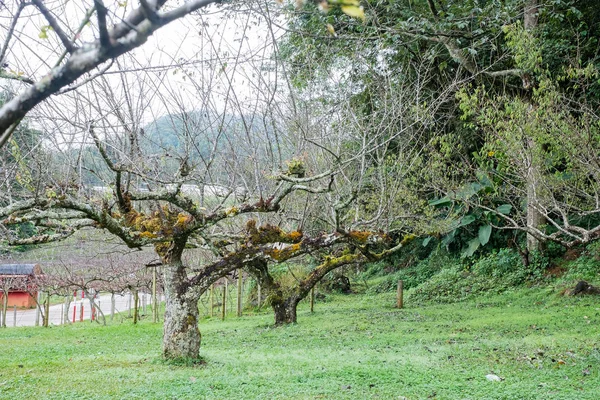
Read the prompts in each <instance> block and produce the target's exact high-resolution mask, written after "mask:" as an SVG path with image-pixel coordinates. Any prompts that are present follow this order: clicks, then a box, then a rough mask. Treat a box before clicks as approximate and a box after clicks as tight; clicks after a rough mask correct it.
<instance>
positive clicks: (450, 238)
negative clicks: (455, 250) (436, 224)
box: [442, 230, 456, 248]
mask: <svg viewBox="0 0 600 400" xmlns="http://www.w3.org/2000/svg"><path fill="white" fill-rule="evenodd" d="M455 233H456V230H453V231H452V232H450V233H449V234H447V235H446V236H444V238H443V239H442V244H443V245H444V246H445V247H446V248H447V247H448V246H450V245H451V244H452V242H454V234H455Z"/></svg>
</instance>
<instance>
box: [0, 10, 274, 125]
mask: <svg viewBox="0 0 600 400" xmlns="http://www.w3.org/2000/svg"><path fill="white" fill-rule="evenodd" d="M92 3H93V1H92V0H85V1H82V0H47V1H45V4H46V6H47V7H48V8H49V9H51V10H52V11H53V12H54V14H55V15H56V17H57V19H58V20H59V23H60V24H61V25H62V26H63V27H64V29H65V31H67V32H68V35H69V36H71V35H72V34H73V33H72V32H75V31H76V29H77V27H78V26H79V24H80V23H81V20H82V18H83V15H84V14H85V10H87V9H89V8H90V6H91V4H92ZM124 3H128V4H127V5H126V6H125V7H121V6H120V5H119V4H124ZM171 3H173V2H168V3H167V4H171ZM175 3H177V2H175ZM15 4H16V1H15ZM105 4H106V5H107V7H108V8H109V10H112V11H111V12H110V13H109V17H110V16H111V15H112V20H113V21H112V22H113V23H114V22H116V21H117V20H118V19H117V17H118V16H122V15H126V14H127V13H128V12H129V11H130V10H131V7H132V6H134V5H135V6H137V1H129V2H123V1H117V0H112V1H111V0H105ZM268 6H269V7H270V8H273V9H277V8H278V7H279V6H278V5H277V4H276V2H269V4H268ZM12 7H13V10H12V11H13V12H14V10H15V9H16V5H13V6H12ZM9 8H10V6H7V8H5V9H3V10H1V11H0V35H1V36H0V37H1V38H4V37H6V30H7V28H8V26H9V24H10V16H11V12H10V11H11V10H10V9H9ZM263 11H264V10H263ZM92 24H95V16H93V17H92ZM46 25H47V22H46V20H45V19H44V18H43V17H42V16H41V15H39V13H38V12H37V10H36V9H35V8H34V7H33V6H29V7H26V8H25V10H24V11H23V13H22V16H21V19H20V21H19V24H18V25H17V28H16V30H15V36H14V37H13V39H12V41H11V45H10V47H9V50H8V52H7V55H6V57H5V61H6V62H7V63H8V65H9V67H8V70H11V71H13V72H17V73H20V72H22V73H24V75H26V76H30V77H32V78H33V79H34V80H39V79H40V78H41V77H43V76H44V75H45V74H46V73H47V72H48V71H49V69H50V68H52V67H53V66H54V65H55V64H56V61H57V59H58V57H59V55H60V54H61V53H62V52H63V47H62V44H61V43H60V41H59V40H58V37H57V35H56V34H55V33H54V32H53V31H52V30H48V31H46V35H47V38H40V37H39V36H40V32H42V31H44V26H46ZM273 29H276V28H273ZM95 31H96V29H95V27H94V26H86V27H85V28H84V29H83V31H82V34H81V37H80V40H79V41H78V42H77V44H78V45H82V44H83V43H84V42H85V41H90V40H92V39H93V34H94V32H95ZM281 33H282V32H281V31H278V32H275V35H276V36H277V35H281ZM272 51H273V46H272V39H271V33H270V31H269V28H268V25H267V23H266V21H265V19H264V18H262V17H259V16H258V14H256V13H250V12H247V10H246V11H244V10H241V11H239V12H236V13H231V12H229V13H228V15H225V14H224V13H223V12H222V11H221V10H219V9H217V8H216V7H210V8H209V9H207V10H205V12H204V13H203V16H202V18H198V17H196V16H188V17H186V18H185V19H182V20H179V21H175V22H174V23H172V24H170V25H168V26H166V27H163V28H161V29H160V30H159V31H157V32H156V33H155V34H154V35H153V36H151V37H150V38H149V40H148V42H147V43H145V44H144V45H143V46H142V47H140V48H138V49H136V50H134V52H132V56H124V57H120V58H119V63H120V64H121V65H122V66H126V68H140V69H141V68H146V67H148V66H153V67H159V66H169V65H173V64H178V63H180V62H183V63H188V64H187V66H186V67H185V68H184V69H181V68H175V67H172V68H167V69H165V70H162V71H160V73H159V69H155V70H152V72H151V73H150V74H148V73H147V74H146V75H145V76H146V79H148V81H150V80H153V81H154V83H153V84H154V85H158V84H157V83H156V82H158V81H160V87H159V86H156V88H155V89H156V90H155V94H154V95H152V96H147V97H146V98H147V105H148V106H149V107H146V108H145V110H144V112H143V113H142V114H141V115H140V118H141V119H142V121H140V123H141V124H142V125H144V124H145V123H148V122H150V121H151V120H153V119H155V118H158V117H160V116H162V115H165V114H168V113H169V110H168V109H167V108H166V107H165V105H164V100H163V99H160V98H159V97H160V96H164V95H166V94H169V95H172V94H176V95H177V97H178V100H179V101H180V102H182V103H185V106H186V108H188V109H189V110H191V109H197V108H198V100H199V97H203V100H202V101H203V102H204V103H206V102H211V103H212V106H211V107H212V108H217V109H219V108H220V109H221V110H223V109H225V108H226V107H230V106H229V105H226V100H225V99H226V98H230V99H231V98H232V97H233V95H235V98H236V99H237V104H241V105H247V106H248V107H249V108H254V107H256V104H257V101H258V98H259V97H260V96H264V95H265V94H268V93H266V89H265V88H266V87H269V86H271V87H272V85H273V84H274V82H275V81H276V78H277V77H276V76H275V73H274V72H272V71H269V68H267V67H266V66H268V65H271V64H272V63H270V60H269V58H270V57H271V53H272ZM117 70H118V68H117V67H116V65H113V67H111V69H110V70H109V72H110V71H117ZM151 75H152V78H150V76H151ZM106 77H107V79H108V82H109V83H110V85H111V86H114V87H115V90H117V91H118V88H119V86H122V80H121V78H120V77H119V75H118V74H110V73H109V74H107V75H106ZM129 79H130V80H135V79H136V78H135V77H133V76H132V77H131V78H129ZM81 80H82V79H80V81H81ZM131 84H132V85H133V83H131ZM10 85H11V86H12V87H14V84H12V83H11V84H10ZM230 87H231V88H232V89H233V91H232V90H230V89H229V88H230ZM285 88H286V86H285V85H281V84H280V85H279V87H278V88H277V89H275V90H276V91H277V92H279V93H280V94H282V93H283V92H284V91H285ZM19 90H22V88H21V89H18V88H17V91H19ZM85 90H86V88H85V87H83V88H82V89H81V90H79V91H80V92H85ZM199 91H203V92H204V93H203V94H204V96H199V94H198V92H199ZM157 93H158V94H160V96H157V95H156V94H157ZM269 95H270V94H269ZM206 96H209V97H210V100H209V99H208V98H207V97H206ZM48 103H52V106H53V109H54V110H60V111H61V112H63V111H68V109H69V108H73V107H75V106H74V105H73V103H72V101H70V99H69V96H64V95H63V96H53V97H52V99H51V100H50V101H49V102H48ZM228 104H231V103H228ZM48 106H49V104H45V105H42V106H41V107H39V109H40V110H41V111H42V113H43V114H45V115H46V116H48V115H49V112H50V113H51V112H52V111H48V110H49V109H51V108H49V107H48ZM40 110H38V111H40ZM72 111H73V112H76V110H72ZM235 111H236V110H235V109H231V110H228V112H235ZM237 111H238V112H239V111H240V110H239V109H238V110H237ZM34 114H35V112H34ZM66 114H68V113H67V112H65V115H64V117H65V118H68V117H67V116H66Z"/></svg>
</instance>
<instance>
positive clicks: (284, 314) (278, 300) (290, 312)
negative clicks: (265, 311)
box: [271, 291, 302, 325]
mask: <svg viewBox="0 0 600 400" xmlns="http://www.w3.org/2000/svg"><path fill="white" fill-rule="evenodd" d="M280 296H281V297H280ZM300 300H302V298H300V297H298V296H290V297H288V298H285V299H284V298H283V296H282V293H281V291H279V292H278V293H277V295H275V296H274V297H273V298H271V307H272V308H273V313H274V314H275V325H285V324H295V323H296V321H297V317H296V309H297V308H298V303H300Z"/></svg>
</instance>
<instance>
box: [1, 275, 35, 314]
mask: <svg viewBox="0 0 600 400" xmlns="http://www.w3.org/2000/svg"><path fill="white" fill-rule="evenodd" d="M41 274H42V269H41V267H40V266H39V265H38V264H0V302H1V303H0V304H3V302H4V296H5V295H6V294H7V293H8V306H9V307H11V306H17V307H23V308H34V307H35V298H36V297H37V286H36V285H35V278H36V277H37V276H39V275H41Z"/></svg>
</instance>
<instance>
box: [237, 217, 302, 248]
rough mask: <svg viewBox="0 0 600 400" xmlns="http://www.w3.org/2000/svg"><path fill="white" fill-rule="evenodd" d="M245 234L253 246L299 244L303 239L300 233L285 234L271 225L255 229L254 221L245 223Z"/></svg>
mask: <svg viewBox="0 0 600 400" xmlns="http://www.w3.org/2000/svg"><path fill="white" fill-rule="evenodd" d="M246 232H247V234H248V236H249V241H250V242H251V243H253V244H268V243H278V242H280V243H299V242H301V241H302V238H303V237H304V234H303V233H302V232H301V231H292V232H289V233H286V232H285V231H283V230H282V229H281V228H280V227H278V226H275V225H271V224H265V225H262V226H260V227H259V228H258V229H257V228H256V221H255V220H253V219H251V220H249V221H248V222H247V223H246Z"/></svg>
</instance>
